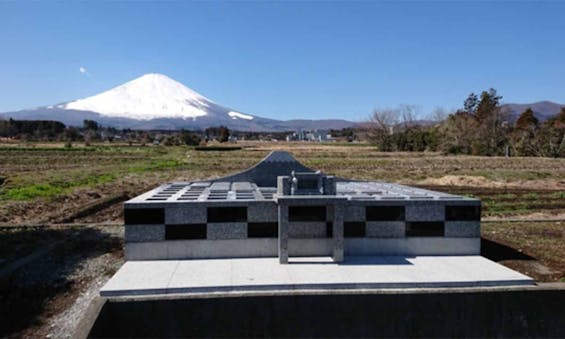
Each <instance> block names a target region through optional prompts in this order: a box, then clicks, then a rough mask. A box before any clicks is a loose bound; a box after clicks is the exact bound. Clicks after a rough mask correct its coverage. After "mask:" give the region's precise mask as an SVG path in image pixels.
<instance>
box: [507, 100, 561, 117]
mask: <svg viewBox="0 0 565 339" xmlns="http://www.w3.org/2000/svg"><path fill="white" fill-rule="evenodd" d="M502 107H503V108H505V109H507V110H508V112H509V114H510V117H511V119H512V120H515V119H517V118H518V117H519V116H520V114H522V113H523V112H524V111H525V110H526V109H528V108H531V109H532V111H534V115H535V116H536V118H538V119H539V120H540V121H545V120H547V119H549V118H551V117H553V116H555V115H556V114H557V113H559V112H560V111H561V107H565V104H558V103H555V102H551V101H538V102H534V103H531V104H504V105H502Z"/></svg>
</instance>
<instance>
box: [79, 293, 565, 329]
mask: <svg viewBox="0 0 565 339" xmlns="http://www.w3.org/2000/svg"><path fill="white" fill-rule="evenodd" d="M328 293H331V292H328ZM563 305H565V290H563V289H560V290H559V289H556V290H551V289H549V290H546V289H539V288H538V289H536V288H532V289H524V290H506V291H503V290H494V291H493V290H491V291H477V290H474V291H461V290H459V291H455V292H454V291H452V290H444V291H442V292H441V291H440V292H437V291H435V292H433V291H431V292H399V293H390V292H389V293H382V292H381V293H365V294H328V295H296V294H293V295H278V296H272V295H271V296H269V295H266V296H239V297H217V296H216V297H214V296H208V297H205V298H192V299H191V298H184V299H183V298H179V299H168V300H163V299H161V300H126V301H111V300H109V301H107V302H106V304H105V305H104V306H103V307H102V309H101V311H100V314H99V316H98V318H97V320H96V322H95V323H94V326H93V327H92V331H91V333H90V336H92V337H163V336H166V337H185V336H190V337H223V336H236V337H248V336H253V337H296V336H301V337H438V336H440V337H499V336H502V337H524V336H528V337H563V336H565V322H564V321H563V319H565V307H563Z"/></svg>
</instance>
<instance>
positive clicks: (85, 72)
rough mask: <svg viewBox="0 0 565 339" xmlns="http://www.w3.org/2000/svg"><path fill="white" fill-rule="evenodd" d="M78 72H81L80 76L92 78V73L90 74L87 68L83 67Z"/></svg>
mask: <svg viewBox="0 0 565 339" xmlns="http://www.w3.org/2000/svg"><path fill="white" fill-rule="evenodd" d="M78 71H79V72H80V74H84V75H86V76H90V73H89V72H88V70H87V69H86V68H84V67H82V66H81V67H79V68H78Z"/></svg>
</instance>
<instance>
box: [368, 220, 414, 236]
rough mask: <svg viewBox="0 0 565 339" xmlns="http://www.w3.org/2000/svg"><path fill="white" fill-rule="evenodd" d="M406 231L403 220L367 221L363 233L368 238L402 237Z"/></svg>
mask: <svg viewBox="0 0 565 339" xmlns="http://www.w3.org/2000/svg"><path fill="white" fill-rule="evenodd" d="M405 232H406V223H405V222H404V221H368V222H367V225H366V227H365V235H366V236H367V237H370V238H403V237H404V234H405Z"/></svg>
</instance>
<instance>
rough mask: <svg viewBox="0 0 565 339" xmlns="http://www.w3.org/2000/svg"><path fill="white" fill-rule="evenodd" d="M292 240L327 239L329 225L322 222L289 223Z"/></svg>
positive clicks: (289, 233)
mask: <svg viewBox="0 0 565 339" xmlns="http://www.w3.org/2000/svg"><path fill="white" fill-rule="evenodd" d="M288 227H289V228H288V235H289V237H290V238H325V237H326V227H327V224H326V223H325V222H322V221H294V222H289V223H288Z"/></svg>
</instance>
